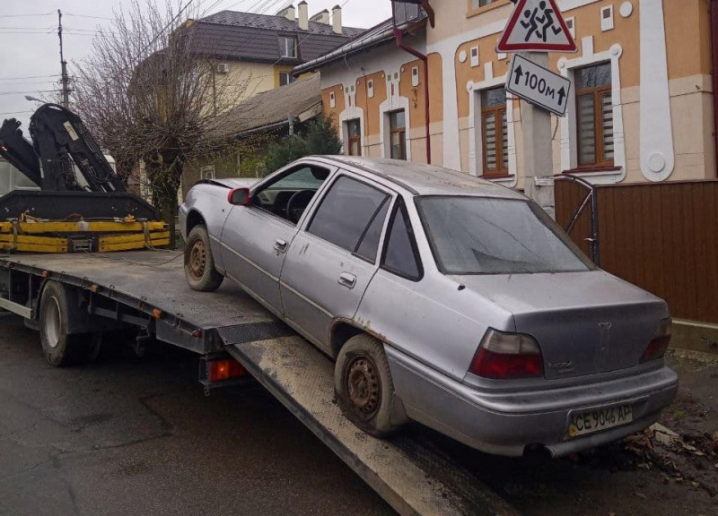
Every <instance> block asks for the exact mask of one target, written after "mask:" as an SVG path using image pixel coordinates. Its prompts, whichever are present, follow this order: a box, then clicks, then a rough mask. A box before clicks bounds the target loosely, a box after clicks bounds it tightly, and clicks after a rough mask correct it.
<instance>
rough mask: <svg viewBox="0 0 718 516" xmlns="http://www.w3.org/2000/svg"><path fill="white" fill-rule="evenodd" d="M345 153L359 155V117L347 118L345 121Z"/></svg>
mask: <svg viewBox="0 0 718 516" xmlns="http://www.w3.org/2000/svg"><path fill="white" fill-rule="evenodd" d="M346 131H347V143H348V145H347V154H348V155H349V156H361V122H360V121H359V119H354V120H349V121H348V122H347V123H346Z"/></svg>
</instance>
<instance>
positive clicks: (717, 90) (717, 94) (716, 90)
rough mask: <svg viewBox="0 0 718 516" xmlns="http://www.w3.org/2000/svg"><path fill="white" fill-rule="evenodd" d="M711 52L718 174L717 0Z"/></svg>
mask: <svg viewBox="0 0 718 516" xmlns="http://www.w3.org/2000/svg"><path fill="white" fill-rule="evenodd" d="M710 25H711V54H712V57H713V142H714V147H715V148H714V152H715V168H716V176H718V0H711V7H710Z"/></svg>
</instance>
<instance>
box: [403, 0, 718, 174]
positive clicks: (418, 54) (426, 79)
mask: <svg viewBox="0 0 718 516" xmlns="http://www.w3.org/2000/svg"><path fill="white" fill-rule="evenodd" d="M717 1H718V0H713V3H714V4H715V2H717ZM425 3H426V5H427V6H428V1H427V2H425ZM391 15H392V16H391V19H392V25H393V28H392V30H393V32H394V38H395V39H396V46H397V47H399V48H400V49H402V50H404V51H405V52H408V53H409V54H411V55H413V56H414V57H417V58H419V59H421V61H422V62H423V63H424V111H425V116H426V118H425V120H424V121H425V124H426V163H427V164H429V165H431V128H430V122H431V116H430V113H429V107H430V100H429V58H428V57H427V56H426V54H422V53H421V52H419V51H418V50H416V49H415V48H411V47H409V46H407V45H405V44H404V41H403V38H404V30H403V29H401V28H399V27H397V25H396V6H395V4H394V2H392V3H391ZM430 19H431V21H432V22H433V13H432V15H430ZM432 25H433V23H432Z"/></svg>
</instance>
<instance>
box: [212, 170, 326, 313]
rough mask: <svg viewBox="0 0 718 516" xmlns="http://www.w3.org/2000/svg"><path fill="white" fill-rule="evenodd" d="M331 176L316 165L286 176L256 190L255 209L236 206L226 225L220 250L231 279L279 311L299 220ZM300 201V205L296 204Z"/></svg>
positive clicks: (294, 171) (253, 205) (271, 180)
mask: <svg viewBox="0 0 718 516" xmlns="http://www.w3.org/2000/svg"><path fill="white" fill-rule="evenodd" d="M331 172H332V169H330V168H328V167H322V166H318V165H314V164H311V163H305V164H302V165H299V166H296V167H293V168H291V169H289V170H287V171H285V172H281V173H279V174H278V175H277V177H273V178H271V179H269V180H268V181H265V182H263V183H262V184H260V185H259V186H258V187H257V188H256V189H253V190H252V201H251V203H250V205H249V206H234V207H233V208H232V211H231V212H230V213H229V215H228V217H227V220H226V221H225V223H224V228H223V230H222V237H221V246H222V258H223V261H224V265H225V269H226V272H227V275H228V276H229V277H230V278H231V279H233V280H234V281H236V282H238V283H239V284H240V285H241V286H242V287H243V288H244V289H245V290H246V291H247V292H248V293H249V294H250V295H252V296H254V297H256V298H258V299H260V300H261V301H263V302H264V303H265V304H266V305H268V306H269V307H270V308H272V309H274V310H275V311H276V312H278V313H281V310H282V303H281V299H280V294H279V274H280V272H281V270H282V266H283V264H284V259H285V256H286V253H287V250H288V249H289V247H290V245H291V243H292V240H293V239H294V236H295V235H296V233H297V222H298V221H299V220H301V216H302V213H303V211H304V210H305V209H306V208H307V207H308V206H309V205H310V204H311V202H312V200H313V198H314V196H315V195H316V194H317V192H318V191H319V190H320V189H321V187H322V185H323V183H324V182H325V181H326V180H327V178H328V177H329V176H330V174H331ZM300 197H301V202H299V203H297V202H295V201H292V199H293V198H294V199H295V200H296V199H298V198H300ZM292 203H294V204H292Z"/></svg>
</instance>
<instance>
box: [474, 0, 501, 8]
mask: <svg viewBox="0 0 718 516" xmlns="http://www.w3.org/2000/svg"><path fill="white" fill-rule="evenodd" d="M498 1H500V0H471V6H472V7H473V8H474V9H478V8H479V7H484V6H485V5H489V4H493V3H494V2H498Z"/></svg>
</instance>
